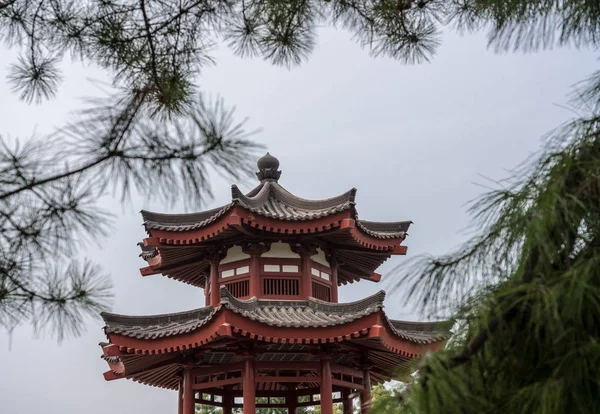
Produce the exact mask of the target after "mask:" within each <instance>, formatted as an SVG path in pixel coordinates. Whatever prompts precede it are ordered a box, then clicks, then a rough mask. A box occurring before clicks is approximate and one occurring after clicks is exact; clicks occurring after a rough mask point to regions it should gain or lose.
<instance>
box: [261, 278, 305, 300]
mask: <svg viewBox="0 0 600 414" xmlns="http://www.w3.org/2000/svg"><path fill="white" fill-rule="evenodd" d="M263 293H264V294H265V295H268V296H298V295H299V294H300V281H299V280H298V279H285V278H268V277H266V278H264V279H263Z"/></svg>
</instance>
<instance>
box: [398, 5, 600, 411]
mask: <svg viewBox="0 0 600 414" xmlns="http://www.w3.org/2000/svg"><path fill="white" fill-rule="evenodd" d="M478 3H480V5H481V6H482V7H483V6H485V7H486V9H485V10H486V13H489V14H488V16H489V19H490V23H491V24H492V25H493V30H494V32H493V36H492V39H493V41H494V42H497V45H500V46H503V47H508V46H509V45H512V47H514V48H522V49H525V50H529V49H532V48H533V49H536V48H539V47H545V46H548V45H550V42H551V41H556V42H557V43H558V44H569V43H573V44H576V45H589V46H597V42H598V39H599V38H598V34H599V32H598V29H599V27H600V3H598V2H585V1H564V2H554V1H542V0H539V1H520V0H512V1H508V2H507V1H500V0H497V1H495V0H488V1H487V2H478ZM550 23H552V24H550ZM599 79H600V77H599V76H598V74H597V73H596V74H594V75H593V76H592V77H591V78H590V79H589V80H588V82H586V83H585V84H583V85H582V86H581V88H580V89H577V90H576V92H575V95H574V101H573V104H574V105H575V106H576V109H577V110H578V111H579V113H580V115H578V117H577V118H575V119H574V120H572V121H571V122H569V123H568V124H567V125H565V126H563V127H561V128H559V129H558V130H556V131H555V132H554V133H553V134H552V135H551V136H550V137H549V138H548V139H547V141H546V144H545V147H544V149H543V151H541V152H540V154H538V155H537V156H536V157H535V158H532V159H530V160H528V161H527V162H526V163H524V164H523V165H522V166H521V167H519V168H518V169H516V170H515V171H514V173H513V174H512V176H511V177H510V178H509V179H507V180H505V181H502V182H501V183H497V184H498V189H495V190H491V191H490V192H489V193H488V194H486V195H485V196H483V197H482V198H481V199H480V200H478V201H477V202H476V203H475V204H474V205H473V207H472V210H471V212H472V214H473V216H474V225H475V226H476V229H477V232H476V235H475V236H474V237H473V238H472V239H471V240H470V241H469V242H467V243H466V244H465V245H464V246H463V247H462V248H460V249H459V250H458V251H455V252H453V253H451V254H448V255H446V256H443V257H421V258H418V259H417V260H415V261H414V262H413V265H412V266H410V267H409V268H408V269H407V275H405V277H404V278H403V280H402V282H401V284H400V287H405V286H406V287H407V288H408V289H407V291H406V292H407V296H412V298H413V299H414V298H417V299H418V300H419V302H420V304H421V305H422V307H423V309H424V310H427V311H430V312H432V313H434V314H436V315H444V316H453V317H454V318H455V319H456V321H457V324H456V326H455V330H456V336H455V338H454V340H453V341H452V342H451V343H450V344H449V345H448V346H447V348H446V349H445V350H444V351H442V352H438V353H436V354H434V355H428V356H427V357H426V358H425V360H424V361H423V365H422V367H421V369H420V371H419V377H418V379H417V380H416V381H415V382H414V384H412V386H411V391H410V393H408V394H405V395H403V396H402V397H401V398H396V399H395V400H396V401H402V402H403V403H404V405H403V406H402V408H401V410H404V411H403V412H412V413H419V414H424V413H440V412H444V413H484V412H485V413H503V412H514V413H543V414H547V413H548V414H549V413H565V412H576V413H595V412H598V406H599V405H600V383H599V382H598V375H599V371H598V367H599V365H598V363H599V361H600V347H599V346H598V343H599V341H600V266H598V264H599V263H600V139H599V138H600V112H599V111H598V109H599V108H600V88H599V87H598V85H600V83H599V82H598V80H599Z"/></svg>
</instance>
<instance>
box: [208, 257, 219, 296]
mask: <svg viewBox="0 0 600 414" xmlns="http://www.w3.org/2000/svg"><path fill="white" fill-rule="evenodd" d="M220 303H221V292H219V257H218V256H215V257H214V258H213V259H212V260H211V261H210V306H213V307H217V306H219V304H220Z"/></svg>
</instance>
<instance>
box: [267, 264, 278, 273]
mask: <svg viewBox="0 0 600 414" xmlns="http://www.w3.org/2000/svg"><path fill="white" fill-rule="evenodd" d="M264 269H265V272H270V273H273V272H281V266H279V265H273V264H266V265H265V268H264Z"/></svg>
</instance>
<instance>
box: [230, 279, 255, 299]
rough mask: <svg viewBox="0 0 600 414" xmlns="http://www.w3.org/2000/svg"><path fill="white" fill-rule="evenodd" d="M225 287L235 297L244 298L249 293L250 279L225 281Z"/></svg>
mask: <svg viewBox="0 0 600 414" xmlns="http://www.w3.org/2000/svg"><path fill="white" fill-rule="evenodd" d="M225 287H227V290H229V292H230V293H231V295H232V296H233V297H235V298H245V297H247V296H249V295H250V280H249V279H245V280H237V281H232V282H229V283H225Z"/></svg>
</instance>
